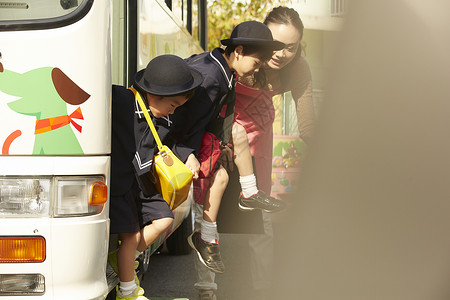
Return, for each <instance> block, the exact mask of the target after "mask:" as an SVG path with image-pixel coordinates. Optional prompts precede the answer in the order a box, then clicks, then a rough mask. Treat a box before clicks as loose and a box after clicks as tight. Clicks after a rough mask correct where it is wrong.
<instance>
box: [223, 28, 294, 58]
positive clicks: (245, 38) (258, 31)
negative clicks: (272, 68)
mask: <svg viewBox="0 0 450 300" xmlns="http://www.w3.org/2000/svg"><path fill="white" fill-rule="evenodd" d="M220 42H221V43H222V45H224V46H238V45H252V46H260V47H263V48H270V49H271V50H273V51H275V50H280V49H283V48H284V46H285V45H284V43H282V42H279V41H274V40H273V37H272V32H271V31H270V29H269V27H267V26H266V25H265V24H263V23H261V22H258V21H246V22H242V23H240V24H238V25H237V26H236V27H235V28H234V29H233V32H231V36H230V38H229V39H225V40H221V41H220Z"/></svg>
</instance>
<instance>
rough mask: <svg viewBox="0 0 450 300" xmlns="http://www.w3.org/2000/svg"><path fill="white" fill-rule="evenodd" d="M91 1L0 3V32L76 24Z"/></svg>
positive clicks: (49, 0) (65, 0)
mask: <svg viewBox="0 0 450 300" xmlns="http://www.w3.org/2000/svg"><path fill="white" fill-rule="evenodd" d="M92 2H93V0H58V1H55V0H26V1H1V2H0V30H23V29H32V30H36V29H47V28H52V27H60V26H65V25H68V24H71V23H73V22H76V21H77V20H79V19H81V18H82V17H83V16H85V15H86V13H87V12H88V11H89V9H90V7H91V6H92Z"/></svg>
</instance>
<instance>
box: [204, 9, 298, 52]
mask: <svg viewBox="0 0 450 300" xmlns="http://www.w3.org/2000/svg"><path fill="white" fill-rule="evenodd" d="M291 2H292V1H290V0H237V1H236V0H235V1H233V0H207V3H208V50H209V51H211V50H212V49H214V48H215V47H218V46H220V40H222V39H226V38H228V37H229V36H230V34H231V31H233V28H234V27H235V26H236V25H237V24H239V23H241V22H244V21H252V20H254V21H260V22H263V21H264V18H265V16H266V15H267V13H268V12H269V11H270V10H271V9H272V8H274V7H277V6H279V5H288V4H291Z"/></svg>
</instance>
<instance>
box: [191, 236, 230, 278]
mask: <svg viewBox="0 0 450 300" xmlns="http://www.w3.org/2000/svg"><path fill="white" fill-rule="evenodd" d="M188 243H189V245H190V246H191V248H192V249H194V250H195V251H196V252H197V255H198V258H199V259H200V261H201V262H202V264H204V265H205V267H207V268H208V269H210V270H211V271H213V272H215V273H223V272H225V266H224V264H223V262H222V258H221V257H220V248H219V244H216V243H208V242H205V241H204V240H202V238H201V236H200V232H199V231H195V232H194V233H192V234H191V235H190V236H189V237H188Z"/></svg>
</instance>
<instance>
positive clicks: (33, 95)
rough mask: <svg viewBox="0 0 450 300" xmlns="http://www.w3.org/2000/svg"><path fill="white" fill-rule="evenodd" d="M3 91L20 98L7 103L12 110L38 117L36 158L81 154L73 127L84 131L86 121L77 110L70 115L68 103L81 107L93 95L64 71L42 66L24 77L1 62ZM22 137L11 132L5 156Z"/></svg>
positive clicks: (4, 145)
mask: <svg viewBox="0 0 450 300" xmlns="http://www.w3.org/2000/svg"><path fill="white" fill-rule="evenodd" d="M0 91H2V92H3V93H5V94H8V95H12V96H16V97H20V98H19V99H17V100H14V101H11V102H9V103H7V105H8V107H9V108H10V109H12V110H13V111H15V112H17V113H19V114H23V115H28V116H32V117H35V118H36V126H35V128H34V134H35V141H34V146H33V152H32V154H34V155H55V154H60V155H80V154H83V153H84V152H83V149H82V148H81V145H80V143H79V142H78V139H77V137H76V136H75V133H74V132H73V129H72V126H73V127H74V128H75V129H76V130H78V131H79V132H81V130H82V127H81V126H80V125H79V124H78V123H77V119H78V120H82V119H83V114H82V112H81V109H80V108H79V107H78V108H77V109H76V110H75V111H74V112H72V113H71V114H68V113H67V103H69V104H71V105H81V104H82V103H84V102H85V101H86V100H87V99H89V97H90V95H89V94H88V93H86V92H85V91H84V90H83V89H81V88H80V87H79V86H78V85H77V84H76V83H75V82H73V81H72V80H71V79H70V78H69V77H68V76H67V75H66V74H64V72H63V71H61V70H60V69H59V68H54V67H42V68H37V69H33V70H30V71H28V72H25V73H23V74H20V73H16V72H13V71H10V70H7V69H4V67H3V65H2V63H0ZM20 135H21V132H20V130H16V131H14V132H13V133H11V134H10V135H9V136H8V137H7V138H6V140H5V141H4V143H3V147H2V154H9V146H10V145H11V143H12V142H13V141H14V139H16V138H18V137H19V136H20Z"/></svg>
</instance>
